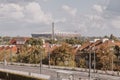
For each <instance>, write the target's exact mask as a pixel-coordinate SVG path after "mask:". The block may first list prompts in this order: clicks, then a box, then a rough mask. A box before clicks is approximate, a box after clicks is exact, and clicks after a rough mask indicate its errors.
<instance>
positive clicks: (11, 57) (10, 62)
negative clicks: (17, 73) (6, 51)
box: [10, 46, 13, 64]
mask: <svg viewBox="0 0 120 80" xmlns="http://www.w3.org/2000/svg"><path fill="white" fill-rule="evenodd" d="M12 48H13V46H10V63H11V64H12Z"/></svg>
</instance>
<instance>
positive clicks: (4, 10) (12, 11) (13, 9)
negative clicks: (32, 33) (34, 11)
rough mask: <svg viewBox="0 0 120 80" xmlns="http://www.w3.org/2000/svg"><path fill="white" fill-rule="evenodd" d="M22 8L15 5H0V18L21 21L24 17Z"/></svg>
mask: <svg viewBox="0 0 120 80" xmlns="http://www.w3.org/2000/svg"><path fill="white" fill-rule="evenodd" d="M22 11H23V7H21V6H19V5H17V4H12V3H10V4H9V3H8V4H0V17H3V18H7V19H9V18H12V19H21V18H23V17H24V14H23V12H22Z"/></svg>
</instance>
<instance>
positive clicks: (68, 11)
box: [0, 0, 120, 36]
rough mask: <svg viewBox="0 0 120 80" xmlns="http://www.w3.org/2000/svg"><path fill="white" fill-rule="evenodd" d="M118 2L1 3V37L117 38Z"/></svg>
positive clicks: (119, 26) (119, 23) (119, 22)
mask: <svg viewBox="0 0 120 80" xmlns="http://www.w3.org/2000/svg"><path fill="white" fill-rule="evenodd" d="M119 3H120V0H0V36H31V33H44V32H51V24H52V22H54V23H55V32H72V33H73V32H76V33H79V34H81V35H82V36H104V35H110V34H114V35H116V36H120V31H119V30H120V5H119Z"/></svg>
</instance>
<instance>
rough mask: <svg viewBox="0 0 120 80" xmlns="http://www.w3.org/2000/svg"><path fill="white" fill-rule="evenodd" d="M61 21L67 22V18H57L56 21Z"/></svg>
mask: <svg viewBox="0 0 120 80" xmlns="http://www.w3.org/2000/svg"><path fill="white" fill-rule="evenodd" d="M59 22H63V23H64V22H66V18H61V19H56V20H55V23H59Z"/></svg>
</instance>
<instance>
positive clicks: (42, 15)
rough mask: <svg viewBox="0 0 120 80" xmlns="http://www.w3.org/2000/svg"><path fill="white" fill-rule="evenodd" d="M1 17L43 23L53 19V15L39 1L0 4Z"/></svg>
mask: <svg viewBox="0 0 120 80" xmlns="http://www.w3.org/2000/svg"><path fill="white" fill-rule="evenodd" d="M0 18H4V19H6V20H9V19H10V20H18V21H23V22H24V21H25V22H30V23H42V24H49V23H51V22H52V20H53V18H52V15H51V14H50V13H46V12H44V11H43V10H42V9H41V6H40V4H39V3H37V2H29V3H28V4H26V5H20V4H15V3H5V4H0Z"/></svg>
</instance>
